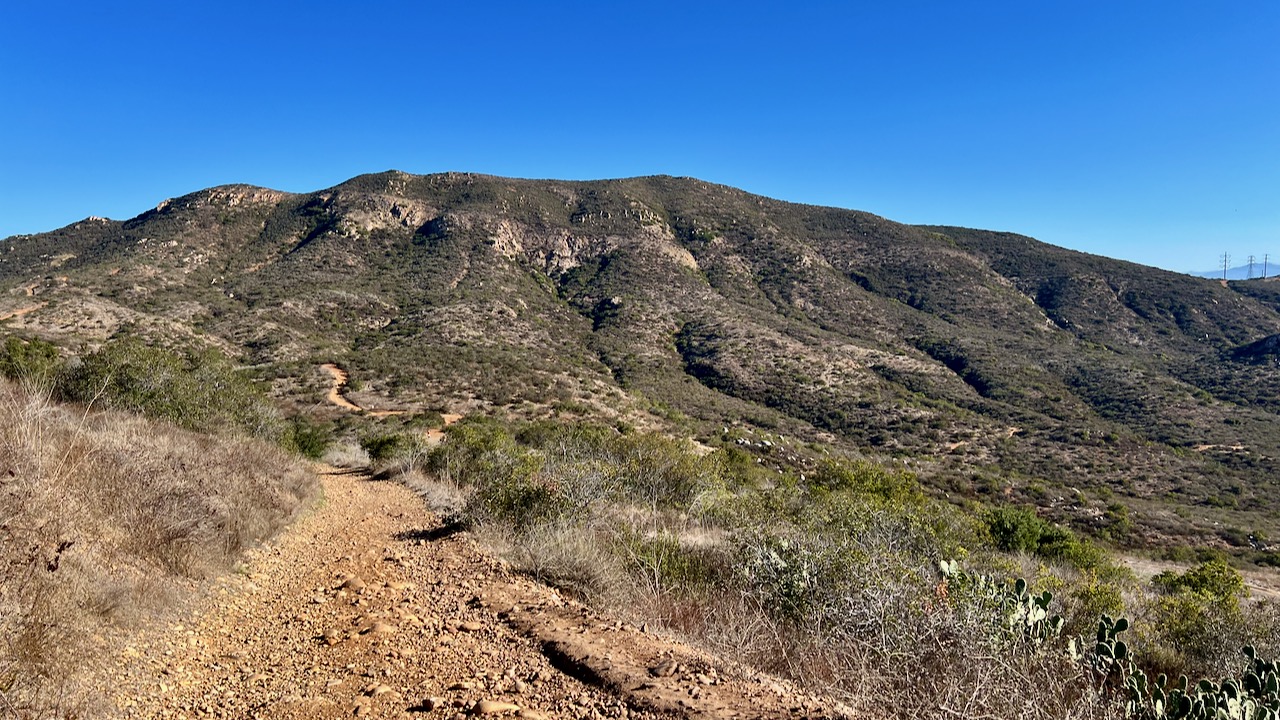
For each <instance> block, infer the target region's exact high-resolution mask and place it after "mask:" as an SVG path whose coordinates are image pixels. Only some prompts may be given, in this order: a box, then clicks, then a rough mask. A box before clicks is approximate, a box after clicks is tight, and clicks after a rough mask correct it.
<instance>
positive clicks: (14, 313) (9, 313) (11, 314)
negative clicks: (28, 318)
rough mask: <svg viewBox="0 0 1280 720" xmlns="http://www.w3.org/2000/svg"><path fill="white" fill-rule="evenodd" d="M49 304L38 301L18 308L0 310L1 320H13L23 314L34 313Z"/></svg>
mask: <svg viewBox="0 0 1280 720" xmlns="http://www.w3.org/2000/svg"><path fill="white" fill-rule="evenodd" d="M47 304H48V303H36V304H35V305H28V306H26V307H20V308H18V309H17V310H4V311H0V322H4V321H5V320H11V319H13V318H17V317H22V316H23V315H26V314H28V313H33V312H35V311H37V310H39V309H40V308H42V307H44V306H45V305H47Z"/></svg>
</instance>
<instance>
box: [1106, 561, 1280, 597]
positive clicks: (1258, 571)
mask: <svg viewBox="0 0 1280 720" xmlns="http://www.w3.org/2000/svg"><path fill="white" fill-rule="evenodd" d="M1120 559H1121V560H1122V561H1123V562H1124V564H1125V565H1127V566H1128V567H1129V569H1130V570H1132V571H1133V574H1135V575H1137V576H1138V578H1139V579H1140V580H1143V581H1149V580H1151V578H1153V577H1155V576H1156V575H1158V574H1160V573H1162V572H1164V571H1166V570H1169V571H1172V572H1178V573H1182V572H1186V571H1187V570H1189V569H1190V568H1191V566H1190V565H1182V564H1179V563H1174V562H1169V561H1167V560H1154V559H1152V558H1145V557H1139V556H1136V555H1126V556H1123V557H1121V558H1120ZM1240 575H1241V576H1242V577H1243V578H1244V586H1245V588H1246V589H1247V590H1248V591H1249V595H1250V596H1251V597H1254V598H1257V599H1265V600H1280V572H1276V571H1273V570H1267V569H1265V568H1248V569H1245V570H1241V571H1240Z"/></svg>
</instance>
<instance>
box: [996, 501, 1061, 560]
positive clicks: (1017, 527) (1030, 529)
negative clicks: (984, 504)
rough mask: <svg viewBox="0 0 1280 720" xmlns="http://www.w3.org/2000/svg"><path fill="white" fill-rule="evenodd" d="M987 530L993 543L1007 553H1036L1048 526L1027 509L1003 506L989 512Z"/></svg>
mask: <svg viewBox="0 0 1280 720" xmlns="http://www.w3.org/2000/svg"><path fill="white" fill-rule="evenodd" d="M986 520H987V530H988V531H989V532H990V533H991V542H992V543H993V544H994V545H995V546H996V547H997V548H999V549H1001V550H1004V551H1005V552H1028V553H1034V552H1036V551H1038V550H1039V549H1040V538H1041V536H1042V535H1044V533H1045V531H1046V530H1048V529H1049V526H1048V524H1047V523H1046V522H1045V521H1043V520H1041V519H1040V518H1039V516H1037V515H1036V512H1035V510H1032V509H1031V508H1025V507H1012V506H1001V507H997V508H992V509H991V510H989V511H987V517H986Z"/></svg>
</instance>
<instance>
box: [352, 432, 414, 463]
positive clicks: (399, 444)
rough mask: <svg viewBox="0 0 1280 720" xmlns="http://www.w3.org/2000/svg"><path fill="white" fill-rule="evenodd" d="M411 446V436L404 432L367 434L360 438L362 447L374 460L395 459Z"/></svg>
mask: <svg viewBox="0 0 1280 720" xmlns="http://www.w3.org/2000/svg"><path fill="white" fill-rule="evenodd" d="M408 446H409V438H408V437H407V436H405V435H404V434H403V433H389V434H382V435H367V436H365V437H362V438H360V447H361V448H362V449H363V450H364V451H365V452H366V453H368V454H369V459H370V460H372V461H374V462H385V461H387V460H392V459H394V458H395V457H396V456H397V455H399V454H400V453H401V452H403V451H404V450H405V449H406V448H407V447H408Z"/></svg>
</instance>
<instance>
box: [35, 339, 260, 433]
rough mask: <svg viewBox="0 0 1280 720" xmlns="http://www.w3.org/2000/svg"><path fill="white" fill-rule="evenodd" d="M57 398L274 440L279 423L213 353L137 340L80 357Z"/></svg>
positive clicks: (245, 382)
mask: <svg viewBox="0 0 1280 720" xmlns="http://www.w3.org/2000/svg"><path fill="white" fill-rule="evenodd" d="M59 388H60V391H61V393H62V394H63V395H64V396H65V397H67V398H69V399H72V400H76V401H79V402H85V403H90V402H99V403H104V404H106V405H109V406H111V407H116V408H121V409H125V410H131V411H133V412H138V413H141V414H143V415H147V416H149V417H153V418H160V419H163V420H168V421H169V422H172V423H174V424H176V425H180V426H182V427H185V428H189V429H192V430H206V431H208V430H218V429H227V428H238V429H241V430H245V431H248V432H249V433H250V434H251V435H255V436H257V437H277V436H278V433H279V420H278V418H277V416H276V412H275V409H274V408H272V407H271V405H270V404H269V403H268V401H267V400H266V398H265V397H264V396H263V394H262V393H261V392H260V391H259V390H258V388H257V387H256V386H255V385H254V384H253V382H252V381H251V380H249V379H248V378H247V377H245V376H244V375H243V374H241V373H238V372H236V370H235V368H234V367H232V365H231V363H230V362H229V361H228V360H227V358H226V357H224V356H223V355H221V354H219V353H217V352H215V351H212V350H208V351H203V352H194V351H186V352H175V351H171V350H166V349H164V348H159V347H152V346H149V345H146V344H144V343H143V342H141V341H139V340H136V339H125V340H117V341H113V342H110V343H107V344H106V345H103V346H102V347H101V348H99V349H98V350H96V351H94V352H91V353H89V354H88V355H85V356H84V357H83V358H81V360H80V363H79V364H78V365H76V366H74V367H72V368H70V369H69V370H68V371H67V372H66V373H64V375H63V377H62V379H61V381H60V383H59Z"/></svg>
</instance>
